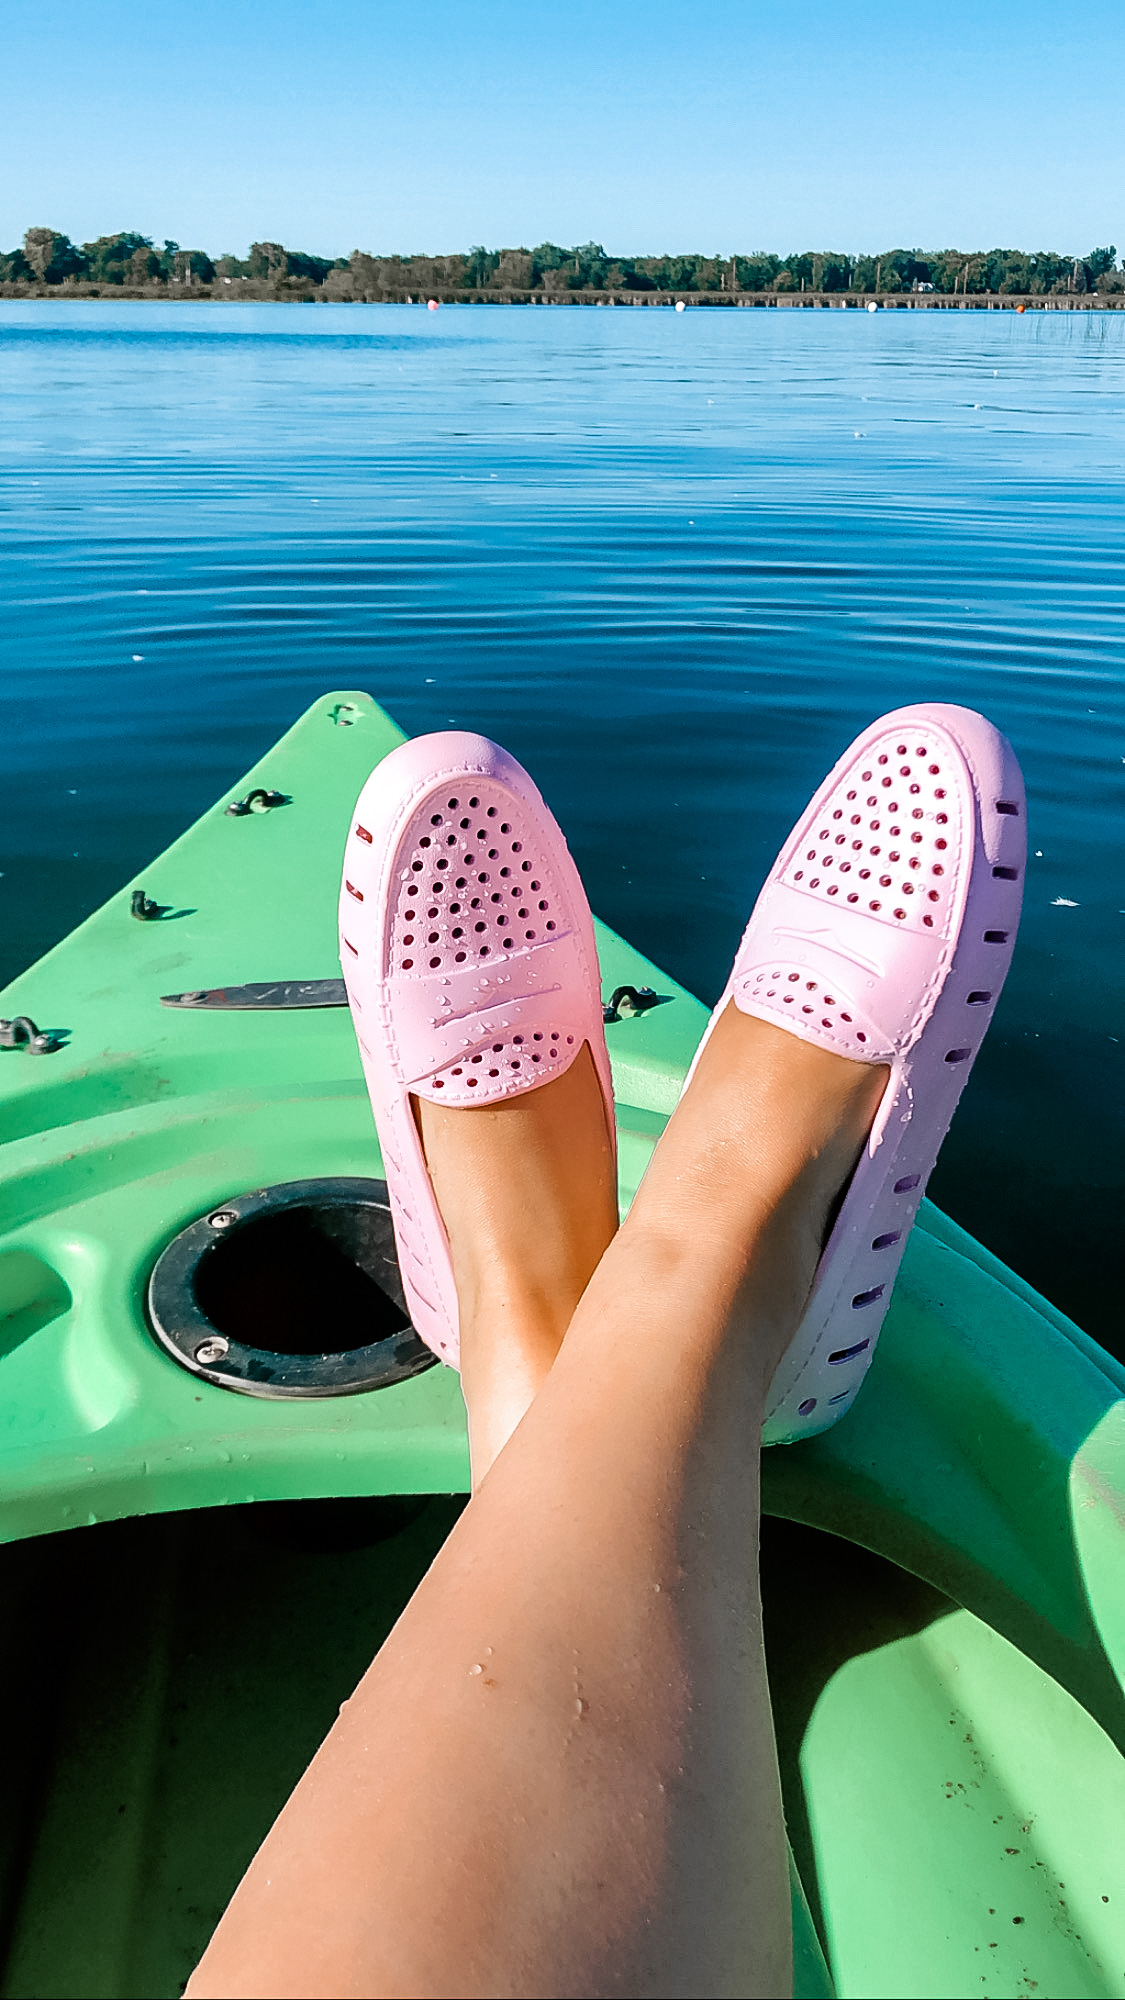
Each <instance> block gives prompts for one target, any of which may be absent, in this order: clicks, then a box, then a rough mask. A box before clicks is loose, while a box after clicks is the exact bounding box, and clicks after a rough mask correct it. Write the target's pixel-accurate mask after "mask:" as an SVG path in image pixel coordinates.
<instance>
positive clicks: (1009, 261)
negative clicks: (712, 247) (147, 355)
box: [0, 228, 1125, 299]
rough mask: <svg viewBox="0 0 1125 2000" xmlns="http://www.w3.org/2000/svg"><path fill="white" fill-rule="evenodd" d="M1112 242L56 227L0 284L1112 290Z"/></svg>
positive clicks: (15, 261)
mask: <svg viewBox="0 0 1125 2000" xmlns="http://www.w3.org/2000/svg"><path fill="white" fill-rule="evenodd" d="M1116 259H1117V250H1116V247H1115V246H1114V245H1113V244H1110V245H1109V246H1108V247H1107V248H1104V249H1099V250H1091V251H1090V252H1089V253H1088V255H1086V256H1085V257H1073V256H1070V255H1065V256H1064V255H1062V254H1061V253H1060V252H1058V251H1054V250H1035V251H1027V250H977V251H964V250H936V251H922V250H885V251H882V252H880V253H878V254H877V255H874V256H862V257H853V256H851V255H850V254H848V253H846V252H844V251H837V250H803V251H801V252H799V253H796V252H795V253H794V254H793V255H792V256H789V257H778V256H775V255H774V254H773V253H772V252H770V251H755V252H754V253H753V254H750V255H746V256H742V255H737V256H733V257H703V256H695V255H691V256H681V257H613V256H610V255H609V253H608V252H607V251H606V250H604V249H603V247H602V245H601V244H600V243H580V244H578V245H576V246H574V247H572V248H570V249H566V248H564V247H563V246H562V245H561V244H557V243H540V244H539V245H538V247H537V248H536V249H534V250H526V249H521V250H486V249H485V248H484V247H483V246H481V245H477V246H476V247H475V248H473V249H471V250H469V251H467V252H457V253H455V254H453V255H450V256H445V257H428V256H411V257H404V256H386V257H381V256H375V255H372V254H370V253H368V252H367V251H361V250H353V252H352V254H351V256H350V257H316V256H312V255H310V254H309V253H308V252H306V251H303V250H288V249H286V248H285V246H284V245H283V244H280V243H253V244H251V246H250V254H249V256H248V257H244V258H242V257H234V256H229V255H228V256H221V257H215V258H212V257H211V256H209V255H208V253H207V252H206V251H205V250H184V249H182V248H181V247H180V245H179V244H178V243H173V242H171V241H166V242H165V243H164V245H163V247H162V248H161V249H159V250H158V249H157V247H156V245H155V244H154V243H153V241H152V240H151V238H149V237H147V236H140V235H138V234H137V233H136V231H132V230H123V231H121V232H120V233H119V234H118V235H116V236H99V237H97V238H96V239H95V241H94V242H92V243H72V242H71V240H70V238H69V236H65V235H63V233H62V232H61V231H60V230H57V229H46V228H43V229H29V230H28V232H27V234H26V236H25V237H24V240H23V245H22V248H20V249H18V250H12V251H9V252H8V253H7V255H3V254H0V284H3V285H5V286H6V287H23V286H34V287H36V288H38V287H40V286H43V285H50V286H54V285H59V286H68V287H72V288H77V287H80V286H81V287H87V286H94V287H98V288H101V287H114V286H116V287H122V288H124V289H127V290H131V291H132V290H142V291H159V290H160V289H161V288H165V287H168V288H171V287H184V286H186V287H188V288H196V289H204V288H207V289H208V290H210V291H212V292H214V291H216V290H218V289H219V288H224V289H225V288H227V287H230V288H231V289H233V288H234V287H235V286H239V287H241V286H242V285H244V284H245V285H248V286H251V287H253V288H254V295H255V296H260V295H262V293H263V290H264V291H265V293H266V294H267V295H272V296H276V297H284V296H286V295H292V296H305V297H307V296H309V295H310V294H311V293H317V294H319V295H320V296H322V297H327V298H338V299H348V298H368V297H372V296H377V295H382V294H390V295H398V296H402V295H413V294H415V293H417V294H422V293H428V292H439V293H443V294H445V295H446V296H448V295H450V294H454V295H457V294H461V295H463V296H466V297H480V296H482V295H484V296H488V295H489V294H492V295H493V296H495V295H498V294H504V293H520V294H523V293H526V294H539V295H542V296H547V297H550V296H559V295H561V294H564V293H567V292H601V293H613V292H616V291H619V292H686V293H691V292H697V293H701V294H706V293H723V292H725V293H727V294H731V293H734V292H802V291H809V292H880V293H883V292H886V293H894V292H911V291H920V290H925V291H931V290H932V291H936V292H949V293H957V292H964V293H973V292H976V293H1008V294H1011V293H1017V294H1021V295H1023V296H1034V295H1036V294H1047V293H1063V292H1069V293H1074V292H1079V293H1085V292H1120V291H1123V290H1125V270H1122V271H1119V270H1118V268H1117V262H1116Z"/></svg>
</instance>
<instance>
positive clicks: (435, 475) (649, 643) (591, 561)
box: [0, 302, 1125, 1348]
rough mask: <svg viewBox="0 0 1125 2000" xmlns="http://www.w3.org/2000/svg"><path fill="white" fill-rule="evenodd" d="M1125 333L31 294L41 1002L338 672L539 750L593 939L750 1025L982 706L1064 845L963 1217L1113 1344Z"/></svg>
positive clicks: (14, 482)
mask: <svg viewBox="0 0 1125 2000" xmlns="http://www.w3.org/2000/svg"><path fill="white" fill-rule="evenodd" d="M1123 343H1125V325H1123V324H1122V323H1121V322H1120V321H1119V320H1118V319H1117V317H1116V316H1114V317H1112V318H1110V317H1109V316H1106V317H1100V316H1086V315H1083V316H1081V317H1080V318H1079V317H1078V316H1075V317H1074V318H1068V317H1067V316H1064V315H1061V314H1059V315H1051V316H1046V315H1039V314H1036V315H1034V316H1032V315H1028V316H1026V317H1024V318H1017V317H1016V316H1015V315H1012V314H1007V313H1005V314H984V313H980V314H968V315H961V314H957V315H953V314H941V315H937V314H927V313H911V314H906V313H893V314H892V313H883V314H879V315H872V314H867V313H854V312H851V313H849V312H831V313H829V312H784V313H783V312H705V311H691V312H687V313H683V314H674V313H671V312H668V311H659V310H652V309H642V310H601V311H599V310H596V309H586V310H569V309H565V308H535V309H529V308H519V307H515V308H501V307H495V308H476V309H473V308H445V309H443V310H442V311H441V312H440V313H429V314H427V313H426V312H425V311H424V310H423V309H418V308H409V307H379V306H367V307H345V306H338V307H320V306H317V307H299V306H277V307H274V306H254V307H229V308H227V307H209V306H200V307H186V306H181V307H160V306H149V305H144V304H138V305H122V306H110V305H103V304H98V303H92V304H89V305H84V304H78V303H74V304H69V305H65V306H63V305H60V306H54V305H47V304H40V303H38V302H29V303H5V304H0V565H2V577H3V612H2V623H0V632H2V633H3V637H4V640H5V654H6V671H5V673H4V675H3V681H2V686H0V780H2V795H3V801H4V804H3V815H4V824H3V855H2V856H0V868H2V869H3V871H4V872H3V876H2V878H0V913H2V914H0V956H2V964H0V977H7V976H10V975H11V974H13V973H15V972H16V971H17V970H18V969H19V968H20V967H21V966H22V965H24V964H26V963H27V962H28V961H30V960H31V959H32V958H34V957H36V956H37V955H38V954H39V953H40V952H41V951H42V950H43V949H45V948H46V946H47V945H48V944H50V943H51V942H53V941H54V940H55V939H56V938H57V937H59V936H61V935H63V934H65V932H67V931H68V930H69V929H70V928H71V927H72V926H73V925H74V923H76V922H77V921H78V919H79V918H80V917H81V916H83V915H84V914H85V913H86V912H87V911H88V910H90V909H91V908H93V907H94V906H96V904H97V903H98V902H100V901H101V900H102V899H103V898H104V897H105V896H106V895H107V894H108V893H109V892H110V891H111V890H113V889H114V888H116V887H117V886H119V884H120V883H121V881H122V880H123V879H125V878H126V877H127V876H128V875H129V874H131V873H132V872H133V871H134V870H136V869H138V868H140V867H141V866H142V864H143V863H144V862H145V860H146V859H148V858H149V857H150V856H151V855H152V854H153V853H155V852H156V851H157V850H158V849H159V848H161V847H163V846H164V845H165V844H166V843H167V842H168V841H169V840H170V839H171V838H172V837H173V836H174V835H175V834H176V833H178V832H179V831H180V830H181V829H182V828H183V827H184V826H185V825H187V824H188V823H189V822H190V821H191V820H192V819H194V818H195V817H196V815H197V814H198V813H199V812H200V811H201V810H202V809H203V808H204V807H205V806H207V805H208V804H209V803H210V802H211V801H212V800H213V799H214V797H215V796H216V794H217V793H218V792H219V791H221V790H222V789H223V788H224V787H226V786H227V785H229V784H230V783H231V782H232V781H233V779H235V778H236V777H237V776H238V775H239V774H240V772H241V771H242V770H243V769H245V768H246V766H247V765H248V764H249V763H250V762H251V761H253V760H254V759H255V758H257V757H258V756H259V755H260V753H261V752H262V751H263V750H264V749H265V748H266V747H267V745H268V744H269V743H270V742H271V741H272V739H273V738H274V737H275V736H276V735H278V734H279V733H280V732H281V730H283V729H284V728H285V727H286V726H287V725H288V724H289V723H290V722H291V721H292V719H293V717H294V716H295V715H296V714H297V713H298V712H299V711H300V710H301V709H302V708H303V707H304V706H305V705H306V703H307V702H308V701H310V700H311V699H312V698H313V696H314V695H316V694H318V693H320V692H322V691H323V690H324V689H326V688H328V687H333V686H338V687H364V688H367V689H369V690H370V691H371V692H372V693H373V694H375V695H376V696H377V697H378V698H379V699H380V700H381V701H382V702H384V703H385V705H386V706H387V707H388V708H389V709H390V710H391V712H392V713H393V714H394V715H395V716H396V717H397V718H398V720H399V721H400V722H401V723H402V724H403V725H404V727H406V728H407V729H408V730H411V731H416V730H422V729H428V728H434V727H444V726H446V725H447V724H449V723H450V722H452V723H454V724H456V725H458V726H466V727H473V728H480V729H483V730H485V731H486V732H488V733H489V734H491V735H494V736H497V737H499V738H500V739H501V740H502V741H503V742H505V743H506V744H508V745H509V747H510V748H511V749H512V750H514V751H515V753H516V754H517V755H518V756H519V757H520V758H522V759H523V760H524V761H525V762H526V763H527V764H528V765H529V766H530V768H531V770H532V772H533V773H534V774H535V776H536V778H537V779H538V780H539V782H540V784H541V785H542V786H543V789H544V790H545V792H546V793H547V796H548V797H549V799H550V800H551V802H552V804H553V805H554V807H555V809H556V811H557V812H558V814H559V817H560V818H561V820H562V822H563V824H564V826H565V827H566V830H567V832H568V835H569V837H570V840H571V844H572V846H573V848H574V850H575V853H576V855H577V857H578V860H579V863H580V866H581V867H582V870H583V873H584V875H585V878H586V882H587V885H588V888H589V891H590V896H591V900H592V902H593V904H594V906H595V908H596V909H597V910H598V911H599V913H600V914H601V915H602V916H604V917H605V918H606V919H607V921H608V922H610V923H611V924H613V925H614V926H615V927H616V928H617V929H619V930H621V931H623V932H625V933H626V934H627V935H628V936H629V937H630V938H632V939H633V940H634V941H635V942H636V943H637V944H639V945H640V946H641V947H642V948H643V949H644V950H646V951H648V952H649V953H650V954H651V955H652V956H653V957H654V958H655V959H656V960H657V961H658V962H659V963H661V964H662V965H664V966H666V967H667V968H668V970H669V971H671V972H672V973H674V974H675V975H676V976H677V977H678V978H680V979H682V980H683V981H684V982H685V983H686V984H687V985H688V986H690V987H693V988H694V989H695V990H696V991H697V992H698V993H700V994H701V995H702V996H703V997H704V998H713V997H714V996H715V994H716V993H717V992H718V990H719V988H720V987H721V985H722V982H723V979H724V976H725V973H726V969H727V965H728V962H729V958H730V954H731V952H732V950H733V947H734V944H735V942H736V940H737V937H738V935H739V932H740V929H741V926H742V924H743V921H744V919H745V915H746V912H747V909H748V907H749V904H750V902H751V900H752V898H753V895H754V893H755V890H756V888H757V886H758V884H759V882H760V880H761V878H762V875H763V874H764V872H765V870H766V868H767V867H768V865H769V862H770V860H771V859H772V857H773V854H774V852H775V851H776V848H777V847H778V845H779V844H780V841H781V839H782V838H783V836H784V834H785V833H786V832H787V830H788V828H789V825H790V823H791V820H792V818H793V816H794V814H795V813H796V811H797V810H798V808H799V807H800V806H801V805H802V804H803V802H804V800H805V799H806V797H807V796H808V793H809V792H810V790H811V789H812V787H813V786H814V785H815V784H816V783H817V782H818V781H819V779H820V777H821V776H822V774H823V772H824V770H825V768H826V766H827V765H828V764H829V763H830V762H831V761H832V760H833V759H834V758H835V756H836V755H837V754H838V752H839V750H840V749H841V748H842V747H843V746H844V745H845V744H846V742H847V741H848V739H849V737H850V736H851V735H852V734H853V733H854V731H855V730H856V729H857V728H858V727H859V726H860V725H861V724H863V723H864V722H866V721H867V720H868V719H869V718H870V717H872V716H873V715H874V714H876V713H878V712H879V711H880V710H882V709H885V708H889V707H894V706H898V705H899V704H901V703H903V702H907V701H912V700H916V699H919V698H924V697H935V698H939V699H943V700H953V701H961V702H967V703H970V704H972V705H974V706H976V707H979V708H982V709H984V710H985V711H986V712H987V713H988V714H989V715H990V716H991V717H992V718H993V719H994V720H995V722H996V723H997V724H998V725H999V726H1000V727H1001V728H1002V729H1003V730H1005V731H1006V733H1007V734H1008V735H1009V736H1010V737H1011V738H1012V739H1013V741H1014V743H1015V745H1016V747H1017V750H1018V752H1019V755H1020V757H1021V760H1022V762H1023V765H1024V770H1025V773H1026V776H1027V780H1028V787H1029V792H1030V797H1031V847H1032V851H1033V857H1034V858H1033V860H1032V863H1031V868H1030V872H1029V879H1028V893H1027V901H1026V913H1025V918H1024V926H1023V933H1022V939H1021V944H1020V947H1019V951H1018V953H1017V957H1016V962H1015V966H1014V969H1013V973H1012V976H1011V979H1010V981H1009V985H1008V989H1007V991H1006V993H1005V996H1004V1000H1003V1002H1002V1005H1001V1008H1000V1011H999V1013H998V1015H997V1019H996V1023H995V1026H994V1029H993V1032H992V1035H991V1037H990V1040H989V1043H988V1044H987V1045H986V1048H985V1051H984V1053H983V1055H982V1056H981V1058H980V1061H979V1062H978V1064H977V1067H976V1070H975V1072H974V1075H973V1079H972V1083H971V1085H970V1088H969V1092H968V1095H967V1097H966V1099H965V1102H964V1104H963V1106H962V1109H961V1111H960V1113H959V1114H958V1119H957V1122H956V1124H955V1127H954V1130H953V1133H952V1134H951V1137H950V1140H949V1142H948V1144H947V1146H946V1149H945V1152H944V1153H943V1156H942V1160H941V1163H940V1166H939V1169H938V1173H937V1175H936V1177H935V1181H934V1183H933V1189H932V1192H933V1193H934V1195H935V1198H936V1199H938V1200H939V1201H940V1202H941V1203H942V1204H943V1206H945V1207H946V1208H947V1209H948V1210H949V1211H950V1212H951V1213H952V1214H954V1215H955V1216H957V1217H958V1219H959V1220H961V1221H963V1222H965V1223H966V1224H967V1225H968V1226H969V1227H970V1228H971V1229H972V1230H973V1231H974V1232H975V1233H976V1234H977V1235H978V1236H979V1237H981V1238H982V1239H983V1241H984V1242H986V1243H988V1244H989V1245H990V1246H991V1247H992V1248H994V1249H995V1250H997V1251H998V1252H999V1253H1000V1254H1001V1255H1002V1256H1004V1257H1005V1258H1006V1259H1007V1260H1008V1261H1009V1262H1010V1263H1012V1264H1013V1265H1015V1266H1016V1267H1017V1268H1018V1269H1020V1270H1021V1271H1022V1272H1023V1273H1024V1274H1025V1275H1026V1276H1027V1277H1029V1278H1030V1279H1032V1281H1033V1282H1035V1283H1037V1284H1039V1285H1040V1286H1041V1287H1042V1288H1043V1289H1044V1290H1045V1291H1046V1292H1047V1293H1048V1294H1049V1295H1050V1296H1052V1297H1053V1298H1054V1299H1056V1300H1057V1302H1058V1303H1059V1304H1061V1305H1063V1306H1065V1307H1066V1308H1067V1309H1068V1310H1069V1311H1071V1312H1073V1313H1074V1314H1075V1316H1076V1317H1078V1318H1079V1319H1080V1320H1082V1321H1083V1322H1084V1323H1085V1324H1086V1325H1087V1326H1088V1327H1089V1328H1090V1330H1091V1331H1093V1332H1096V1333H1097V1334H1099V1336H1100V1337H1101V1338H1103V1339H1105V1340H1106V1341H1107V1342H1108V1343H1110V1344H1112V1345H1115V1346H1117V1347H1118V1348H1120V1347H1121V1346H1122V1345H1123V1344H1125V1343H1123V1341H1122V1337H1121V1335H1120V1333H1119V1332H1118V1331H1116V1329H1117V1328H1118V1326H1119V1321H1120V1314H1119V1310H1118V1297H1117V1292H1118V1286H1117V1259H1116V1254H1115V1253H1116V1248H1117V1242H1118V1241H1119V1240H1120V1233H1121V1231H1120V1217H1121V1208H1122V1196H1123V1193H1125V1145H1123V1111H1125V1103H1123V1095H1125V1093H1123V1090H1122V1037H1123V1036H1125V1027H1123V1022H1125V1008H1123V1005H1122V1001H1123V997H1125V948H1123V946H1125V868H1123V852H1125V842H1123V833H1125V823H1123V821H1125V815H1123V797H1125V688H1123V674H1122V659H1123V643H1122V623H1121V612H1122V586H1123V580H1125V565H1123V559H1122V525H1123V515H1122V503H1123V499H1125V344H1123ZM328 969H329V968H327V967H305V966H300V965H294V967H293V971H294V974H298V975H299V974H307V973H309V972H313V971H318V972H319V971H326V970H328Z"/></svg>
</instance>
